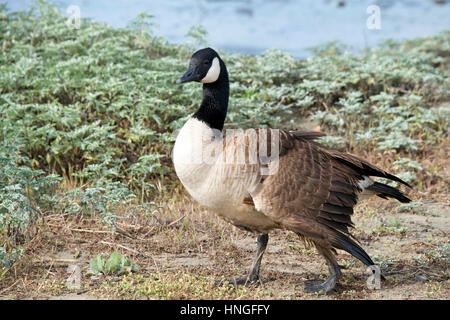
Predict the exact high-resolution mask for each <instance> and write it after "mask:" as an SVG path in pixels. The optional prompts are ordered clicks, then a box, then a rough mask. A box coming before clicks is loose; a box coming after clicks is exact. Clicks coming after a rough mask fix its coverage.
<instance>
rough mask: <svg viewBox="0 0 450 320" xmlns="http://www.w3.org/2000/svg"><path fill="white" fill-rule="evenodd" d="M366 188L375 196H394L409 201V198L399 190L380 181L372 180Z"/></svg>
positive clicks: (399, 199)
mask: <svg viewBox="0 0 450 320" xmlns="http://www.w3.org/2000/svg"><path fill="white" fill-rule="evenodd" d="M366 190H370V191H372V192H374V193H375V194H376V195H377V196H379V197H381V198H385V199H386V198H394V199H397V200H398V201H400V202H403V203H407V202H410V201H411V199H409V198H408V197H406V196H405V195H404V194H403V193H402V192H401V191H400V190H398V189H396V188H393V187H391V186H388V185H387V184H384V183H380V182H374V183H373V184H372V185H370V186H368V187H367V188H366Z"/></svg>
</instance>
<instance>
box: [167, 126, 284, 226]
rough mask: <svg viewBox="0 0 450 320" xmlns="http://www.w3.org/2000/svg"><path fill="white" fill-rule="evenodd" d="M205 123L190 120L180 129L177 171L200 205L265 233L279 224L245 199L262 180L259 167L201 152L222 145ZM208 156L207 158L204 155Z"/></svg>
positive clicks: (177, 143)
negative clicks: (238, 163) (230, 161)
mask: <svg viewBox="0 0 450 320" xmlns="http://www.w3.org/2000/svg"><path fill="white" fill-rule="evenodd" d="M212 137H213V133H212V131H211V129H210V128H209V127H207V126H206V125H205V124H204V123H203V122H199V121H197V120H195V119H192V118H191V119H190V120H189V121H188V122H187V123H186V124H185V125H184V126H183V128H182V129H181V131H180V133H179V135H178V137H177V140H176V142H175V146H174V152H173V162H174V166H175V171H176V173H177V176H178V178H179V179H180V181H181V183H182V184H183V186H184V187H185V188H186V190H187V191H188V192H189V194H190V195H191V196H192V197H193V198H194V199H195V200H197V201H198V202H199V203H200V204H201V205H203V206H205V207H206V208H208V209H210V210H212V211H213V212H215V213H217V214H218V215H219V216H220V217H222V218H223V219H225V220H226V221H228V222H230V223H232V224H234V225H236V226H238V227H241V228H243V229H246V230H251V231H255V232H260V233H266V232H268V231H269V230H270V229H273V228H277V227H278V225H277V224H276V223H275V222H273V221H272V220H271V219H270V218H269V217H267V216H266V215H264V214H263V213H262V212H259V211H257V210H256V209H255V207H254V206H253V205H252V204H249V203H248V201H247V203H246V202H244V199H246V198H248V197H249V194H250V191H251V190H253V189H254V188H255V186H256V185H257V184H258V183H259V181H260V175H259V167H258V166H257V165H256V164H254V165H248V164H240V165H236V164H235V163H234V164H233V163H231V164H230V163H224V161H223V159H225V158H221V157H220V156H219V154H220V152H221V148H219V149H215V150H218V153H217V154H216V153H214V154H215V155H216V156H215V157H212V158H210V157H209V156H208V154H207V153H202V151H203V150H205V149H206V148H208V147H211V146H214V144H215V145H218V146H221V145H222V144H221V143H222V142H221V140H220V139H219V140H214V139H212ZM205 155H206V156H207V157H205Z"/></svg>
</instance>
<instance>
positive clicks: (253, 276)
mask: <svg viewBox="0 0 450 320" xmlns="http://www.w3.org/2000/svg"><path fill="white" fill-rule="evenodd" d="M268 241H269V235H268V234H260V235H258V238H257V240H256V242H257V248H256V255H255V258H254V259H253V263H252V267H251V268H250V271H249V273H248V275H247V276H246V277H242V278H234V279H232V280H227V281H220V280H217V281H216V285H223V284H224V283H227V284H234V285H235V286H237V285H250V284H254V283H258V282H260V283H262V280H261V277H260V276H259V270H260V267H261V260H262V257H263V255H264V252H265V251H266V247H267V242H268Z"/></svg>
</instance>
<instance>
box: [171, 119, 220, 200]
mask: <svg viewBox="0 0 450 320" xmlns="http://www.w3.org/2000/svg"><path fill="white" fill-rule="evenodd" d="M219 145H221V132H220V131H218V130H214V129H211V128H210V127H209V126H208V125H207V124H206V123H204V122H203V121H199V120H197V119H195V118H191V119H189V120H188V121H187V122H186V124H185V125H184V126H183V128H182V129H181V131H180V132H179V134H178V136H177V139H176V141H175V146H174V149H173V162H174V166H175V171H176V173H177V176H178V178H179V179H180V181H181V183H182V184H183V186H184V187H185V188H186V190H187V191H188V192H189V194H190V195H191V196H192V197H193V198H194V199H195V200H197V201H198V202H199V203H200V204H202V205H204V206H207V207H209V208H215V207H218V206H220V205H221V203H220V202H221V199H220V198H221V197H220V196H219V195H220V193H221V192H222V190H221V189H222V188H223V185H222V184H221V182H220V181H219V180H220V176H221V175H220V174H219V173H218V172H217V171H218V167H217V166H216V163H217V158H218V156H219V155H218V154H217V151H216V152H215V153H214V151H215V149H216V147H217V146H219Z"/></svg>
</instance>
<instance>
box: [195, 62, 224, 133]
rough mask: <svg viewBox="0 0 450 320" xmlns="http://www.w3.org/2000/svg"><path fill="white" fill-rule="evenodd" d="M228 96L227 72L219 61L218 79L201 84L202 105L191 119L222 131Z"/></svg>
mask: <svg viewBox="0 0 450 320" xmlns="http://www.w3.org/2000/svg"><path fill="white" fill-rule="evenodd" d="M229 95H230V83H229V81H228V72H227V69H226V67H225V64H224V63H223V61H222V60H220V76H219V79H217V81H215V82H213V83H204V84H203V100H202V104H201V105H200V108H199V109H198V110H197V112H196V113H195V114H194V115H193V117H194V118H197V119H198V120H201V121H204V122H205V123H206V124H207V125H209V126H210V127H211V128H213V129H217V130H221V131H222V129H223V124H224V122H225V117H226V116H227V110H228V97H229Z"/></svg>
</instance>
